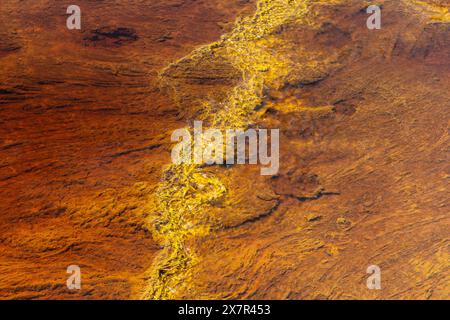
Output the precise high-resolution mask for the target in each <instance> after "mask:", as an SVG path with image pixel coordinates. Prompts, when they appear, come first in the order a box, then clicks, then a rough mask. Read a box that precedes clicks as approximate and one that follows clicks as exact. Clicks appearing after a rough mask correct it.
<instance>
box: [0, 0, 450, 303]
mask: <svg viewBox="0 0 450 320" xmlns="http://www.w3.org/2000/svg"><path fill="white" fill-rule="evenodd" d="M77 2H78V3H77V5H79V6H80V8H81V10H82V28H81V30H69V29H67V27H66V19H67V15H66V9H67V6H66V4H62V3H50V2H48V1H42V0H40V1H32V2H30V1H27V2H24V1H18V0H5V1H3V2H2V4H1V5H0V299H448V298H449V297H450V280H449V279H450V259H449V252H450V251H449V245H450V232H449V230H450V215H449V202H448V193H449V177H450V172H449V171H450V166H449V160H450V158H449V153H448V151H449V120H450V96H449V93H448V89H449V87H450V72H449V71H450V64H449V61H450V59H449V58H450V40H449V39H450V37H449V36H450V24H449V23H450V16H449V11H448V9H449V7H450V5H449V3H448V1H445V0H440V1H438V0H428V1H415V0H395V1H394V0H391V1H389V0H386V1H379V2H378V5H382V28H381V29H380V30H369V29H368V28H367V26H366V20H367V18H368V16H369V15H368V14H367V13H366V8H367V6H368V2H367V1H363V0H350V1H341V0H332V1H325V0H233V1H228V0H204V1H195V0H152V1H125V0H124V1H114V2H113V1H87V0H80V1H77ZM198 119H201V120H203V121H205V123H206V124H207V125H209V126H211V127H216V128H220V129H226V128H230V127H233V128H241V129H243V128H250V127H251V128H279V129H280V170H279V172H278V174H276V175H274V176H262V175H261V174H260V167H259V166H256V165H235V166H205V165H196V166H194V165H193V166H184V165H182V166H177V165H173V164H172V160H171V150H172V147H173V143H172V142H171V134H172V132H173V131H174V130H175V129H179V128H185V127H189V126H191V125H192V122H193V121H194V120H198ZM70 265H77V266H79V267H80V269H81V289H80V290H70V289H69V288H68V287H67V285H66V280H67V278H68V277H69V274H67V273H66V269H67V267H68V266H70ZM371 265H376V266H379V267H380V269H381V273H382V278H381V279H382V282H381V289H380V290H371V289H369V288H368V287H367V285H366V280H367V278H368V277H369V274H367V273H366V270H367V268H368V267H369V266H371Z"/></svg>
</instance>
